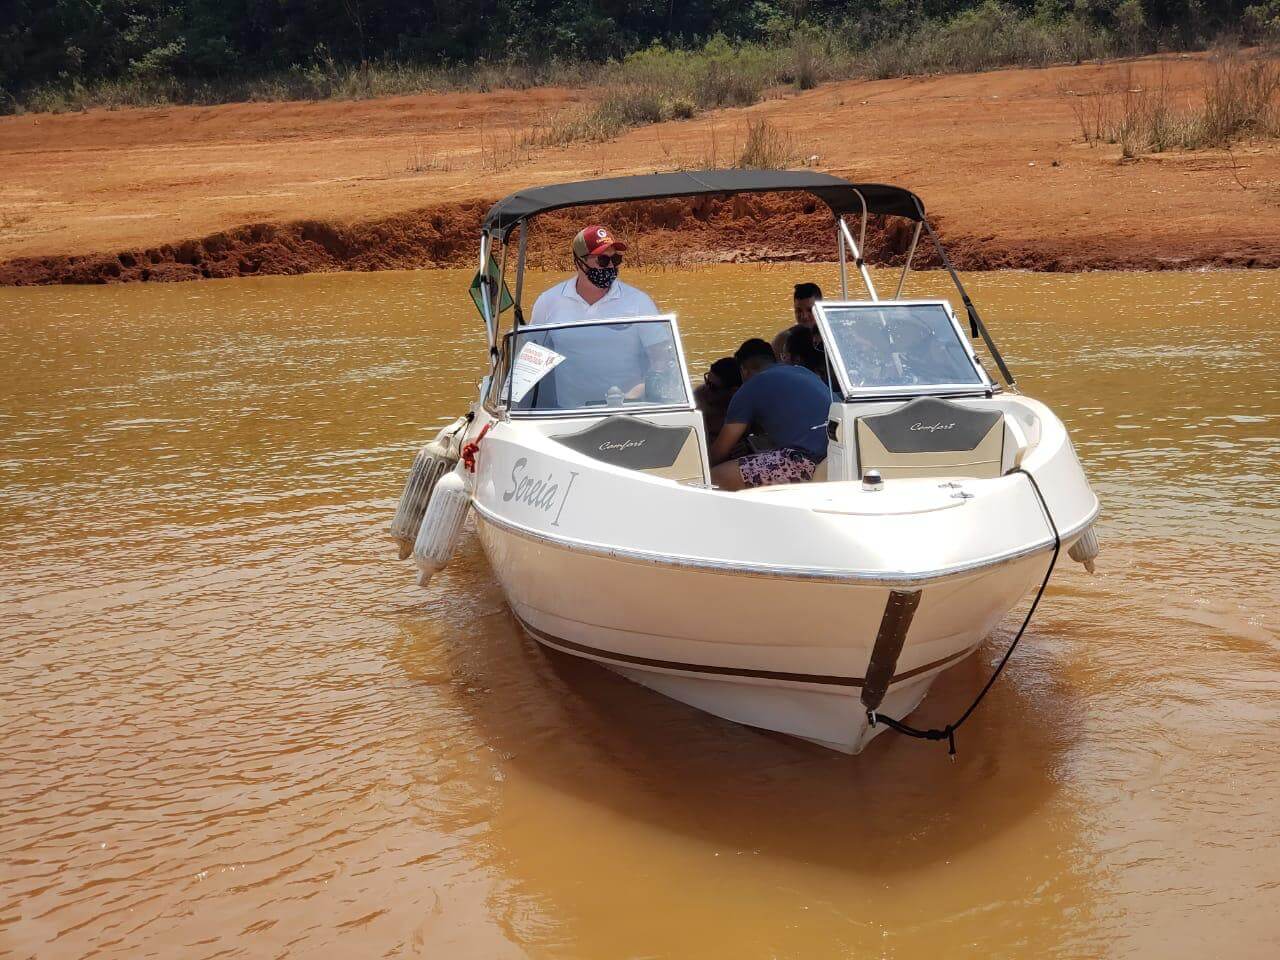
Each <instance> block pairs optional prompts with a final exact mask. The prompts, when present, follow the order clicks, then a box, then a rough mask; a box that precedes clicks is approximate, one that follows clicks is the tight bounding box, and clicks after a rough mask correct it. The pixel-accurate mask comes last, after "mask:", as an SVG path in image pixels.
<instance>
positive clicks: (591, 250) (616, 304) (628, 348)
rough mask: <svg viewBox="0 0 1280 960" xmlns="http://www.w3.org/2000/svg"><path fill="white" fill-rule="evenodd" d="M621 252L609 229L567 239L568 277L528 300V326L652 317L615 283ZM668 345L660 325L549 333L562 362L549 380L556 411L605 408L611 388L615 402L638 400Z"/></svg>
mask: <svg viewBox="0 0 1280 960" xmlns="http://www.w3.org/2000/svg"><path fill="white" fill-rule="evenodd" d="M626 249H627V245H626V244H625V243H621V242H619V241H618V240H616V239H614V236H613V234H612V233H611V232H610V231H609V228H608V227H604V226H601V225H599V224H592V225H590V226H587V227H583V228H582V229H581V230H580V231H578V235H577V236H575V237H574V238H573V263H574V266H575V267H576V268H577V269H576V271H575V272H574V275H573V276H572V277H570V278H569V279H568V280H565V281H564V282H562V283H557V284H556V285H555V286H554V287H551V288H550V289H549V290H545V291H543V293H542V294H541V295H540V296H539V297H538V299H537V300H536V301H534V304H533V312H532V313H531V314H530V317H529V326H531V327H536V326H544V325H546V324H558V323H581V322H582V321H584V320H604V319H624V318H627V317H652V316H656V315H657V314H658V308H657V306H656V305H655V304H654V302H653V300H652V299H650V297H649V295H648V294H647V293H645V292H644V291H643V290H639V289H637V288H636V287H633V286H631V285H630V284H626V283H623V282H622V281H621V280H619V279H618V268H619V267H621V266H622V254H623V252H624V251H625V250H626ZM669 345H670V337H669V335H668V333H667V328H666V327H665V326H664V325H661V324H620V325H617V326H601V327H592V328H586V329H577V330H560V331H554V330H552V331H548V332H547V339H546V342H545V346H546V347H548V348H549V349H552V350H555V351H556V352H558V353H560V354H562V355H563V356H564V357H565V360H564V362H563V364H562V365H561V367H560V368H559V369H557V370H556V375H555V391H556V401H557V406H559V407H560V408H562V409H569V408H576V407H582V406H587V405H591V404H598V403H605V402H608V401H609V397H610V393H609V392H610V391H611V390H612V389H613V388H614V387H616V388H617V392H615V393H614V394H613V397H614V398H615V399H616V398H617V394H618V392H620V393H621V399H622V400H623V401H625V400H643V399H645V375H646V373H647V372H648V371H649V370H650V369H651V368H652V366H653V365H654V364H655V363H667V362H669V358H668V356H667V354H668V353H669ZM650 399H652V398H650Z"/></svg>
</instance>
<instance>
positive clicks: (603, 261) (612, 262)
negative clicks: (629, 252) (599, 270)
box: [595, 253, 622, 267]
mask: <svg viewBox="0 0 1280 960" xmlns="http://www.w3.org/2000/svg"><path fill="white" fill-rule="evenodd" d="M595 256H596V262H597V263H598V264H600V266H602V267H620V266H622V254H620V253H615V254H613V255H612V256H610V255H609V254H607V253H597V254H596V255H595Z"/></svg>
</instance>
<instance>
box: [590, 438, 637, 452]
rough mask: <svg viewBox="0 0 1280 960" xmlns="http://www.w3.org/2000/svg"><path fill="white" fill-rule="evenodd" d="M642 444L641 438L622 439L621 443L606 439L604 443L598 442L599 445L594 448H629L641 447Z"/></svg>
mask: <svg viewBox="0 0 1280 960" xmlns="http://www.w3.org/2000/svg"><path fill="white" fill-rule="evenodd" d="M643 446H644V441H643V440H624V441H622V442H621V443H618V442H617V441H616V440H606V441H605V442H604V443H602V444H600V446H598V447H596V449H597V450H630V449H631V448H632V447H643Z"/></svg>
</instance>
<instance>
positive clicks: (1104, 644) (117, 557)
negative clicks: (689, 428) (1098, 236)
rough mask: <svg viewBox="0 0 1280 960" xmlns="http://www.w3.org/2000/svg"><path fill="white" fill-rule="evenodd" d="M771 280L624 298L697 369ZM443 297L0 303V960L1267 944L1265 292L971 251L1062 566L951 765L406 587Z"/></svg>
mask: <svg viewBox="0 0 1280 960" xmlns="http://www.w3.org/2000/svg"><path fill="white" fill-rule="evenodd" d="M797 269H798V268H797ZM797 269H793V268H782V267H768V268H765V267H723V268H709V269H704V270H698V271H694V272H689V273H674V272H673V273H658V274H652V275H649V276H644V277H641V278H639V279H640V282H641V284H642V285H643V286H645V287H647V288H648V289H649V290H650V291H651V292H652V293H653V294H654V296H655V297H656V298H657V300H658V301H659V303H662V304H665V305H667V306H670V307H672V308H674V309H676V310H678V311H679V313H680V315H681V317H682V318H683V320H684V323H685V326H686V328H687V335H686V340H687V342H688V346H689V353H690V358H691V361H692V362H694V363H695V364H697V365H698V367H697V369H698V370H699V371H700V370H701V364H703V363H705V362H706V361H707V360H709V359H711V358H713V357H715V356H717V355H718V354H719V353H721V352H723V351H725V350H727V349H728V348H729V347H731V346H732V345H733V344H734V343H736V342H737V341H738V340H739V339H741V338H742V337H744V336H745V335H747V334H761V333H772V332H773V331H775V330H776V329H777V328H778V327H779V325H780V322H781V321H782V320H783V319H784V316H785V310H786V308H787V306H788V296H789V290H790V285H791V283H793V282H794V281H795V280H797V279H807V278H808V276H809V275H810V274H814V275H816V277H817V279H819V280H821V281H823V282H824V283H830V281H831V277H830V275H829V274H830V269H829V268H803V270H802V271H801V272H804V273H805V276H799V275H798V273H797ZM815 269H816V273H815ZM465 282H466V277H465V276H464V275H463V274H461V273H458V272H448V271H436V272H430V273H422V274H416V275H415V274H394V273H392V274H381V275H376V276H367V275H336V276H323V277H320V276H317V277H304V278H294V279H261V280H235V281H216V282H209V283H204V284H199V285H181V286H134V287H121V288H112V289H95V288H72V289H66V288H53V289H25V290H4V291H0V310H2V311H3V315H4V317H5V319H4V321H3V325H2V326H0V382H3V383H4V385H5V389H4V390H3V391H2V392H0V417H3V420H2V421H0V479H2V482H0V533H2V534H3V551H2V552H0V589H2V593H0V629H2V631H3V644H2V646H0V691H2V692H3V700H2V701H0V711H2V712H3V716H2V720H3V764H2V765H0V818H2V819H0V955H4V956H13V957H39V958H79V957H87V956H95V957H130V958H133V957H145V956H155V957H183V958H202V957H210V958H211V957H380V956H423V957H451V958H452V957H478V958H489V957H519V956H529V957H592V958H611V957H619V958H621V957H732V958H754V957H760V958H765V957H910V958H914V957H920V958H927V960H934V958H938V957H947V958H953V957H1019V958H1041V957H1081V958H1092V957H1161V958H1166V957H1188V958H1193V957H1194V958H1202V957H1205V956H1231V957H1233V958H1255V957H1256V958H1270V957H1275V956H1277V955H1278V954H1280V842H1278V841H1280V820H1278V819H1277V811H1280V641H1278V638H1277V630H1278V625H1277V619H1278V617H1277V613H1278V608H1280V596H1278V594H1280V587H1278V580H1280V574H1278V570H1280V476H1278V468H1277V463H1278V462H1280V376H1277V372H1278V371H1277V367H1278V366H1280V342H1278V337H1277V332H1276V331H1277V316H1276V309H1277V308H1276V303H1277V302H1280V275H1277V274H1275V273H1262V272H1253V273H1208V274H1177V275H1175V274H1163V275H1140V274H1138V275H1117V274H1110V275H1109V274H1093V275H1086V276H1070V275H1055V276H1046V275H1027V274H1002V275H983V276H975V277H974V278H973V281H972V282H973V292H974V294H975V296H976V297H977V299H978V300H979V302H980V303H981V304H984V305H985V307H986V313H987V316H988V320H989V322H990V325H991V327H992V328H993V330H994V331H995V333H996V335H997V336H998V337H999V339H1000V340H1001V341H1002V343H1003V344H1004V345H1005V347H1006V349H1007V353H1008V355H1009V357H1010V360H1011V363H1012V364H1013V366H1014V369H1015V371H1016V372H1018V373H1019V374H1020V377H1021V384H1022V386H1023V387H1024V389H1025V390H1026V391H1027V392H1029V393H1031V394H1033V395H1035V396H1038V397H1040V398H1042V399H1044V400H1046V401H1047V402H1049V403H1050V404H1051V405H1053V406H1054V407H1055V409H1057V410H1058V412H1059V413H1060V414H1061V415H1062V416H1063V418H1064V419H1065V420H1066V421H1067V423H1068V425H1069V426H1070V428H1071V430H1072V435H1073V437H1074V439H1075V443H1076V447H1077V449H1078V450H1079V453H1080V455H1081V457H1082V458H1083V460H1084V462H1085V464H1086V466H1087V468H1088V470H1089V472H1090V475H1091V476H1092V478H1093V479H1094V482H1095V484H1096V486H1097V489H1098V492H1099V494H1100V495H1101V497H1102V500H1103V504H1104V514H1103V520H1102V522H1101V534H1102V541H1103V550H1104V552H1103V555H1102V557H1101V559H1100V565H1099V571H1098V574H1097V576H1094V577H1092V578H1091V577H1089V576H1087V575H1086V574H1084V573H1083V572H1082V571H1081V569H1080V568H1079V567H1078V566H1076V565H1075V564H1073V563H1069V562H1065V561H1064V564H1063V566H1062V569H1061V572H1060V573H1059V574H1058V575H1057V576H1056V578H1055V580H1054V582H1053V585H1052V588H1051V590H1050V591H1049V593H1048V595H1047V597H1046V599H1045V602H1044V603H1043V604H1042V607H1041V611H1042V612H1041V613H1040V615H1039V616H1038V619H1037V620H1036V621H1035V623H1034V625H1033V627H1032V629H1031V630H1030V631H1029V633H1028V636H1027V638H1026V640H1025V642H1024V645H1023V646H1022V647H1021V648H1020V649H1019V651H1018V653H1017V655H1016V656H1015V658H1014V660H1013V661H1012V663H1011V666H1010V668H1009V670H1008V672H1007V674H1006V675H1005V677H1004V678H1003V679H1002V680H1001V682H1000V683H999V684H998V685H997V686H996V688H995V689H994V691H993V692H992V694H991V696H990V697H989V698H988V700H987V701H986V702H985V703H984V704H983V706H982V708H981V709H980V711H979V712H978V713H977V714H976V715H975V717H974V719H973V720H972V722H971V723H970V724H969V725H968V726H966V727H965V729H964V730H963V732H962V734H961V736H960V745H959V746H960V753H959V757H958V758H957V759H956V760H955V761H954V762H952V761H949V760H948V759H947V757H946V752H945V749H943V748H942V747H940V746H939V745H936V744H921V743H916V742H912V741H907V740H903V739H900V738H896V737H895V736H893V735H892V734H886V735H884V736H882V737H881V738H879V739H878V740H876V741H875V742H874V743H872V744H871V746H870V747H869V748H868V749H867V750H866V752H865V753H863V754H862V755H861V756H858V757H846V756H842V755H839V754H835V753H831V752H828V751H825V750H823V749H820V748H818V747H814V746H811V745H808V744H805V743H801V742H797V741H792V740H788V739H785V738H781V737H777V736H773V735H767V734H762V733H759V732H755V731H752V730H750V729H747V728H745V727H740V726H735V725H733V724H731V723H728V722H724V721H721V720H718V719H715V718H712V717H709V716H706V715H703V714H700V713H697V712H695V711H693V710H691V709H689V708H686V707H684V706H681V705H679V704H676V703H673V702H671V701H668V700H665V699H663V698H662V697H660V696H659V695H657V694H655V693H652V692H650V691H648V690H644V689H642V688H640V687H637V686H633V685H631V684H629V683H628V682H626V681H624V680H622V679H620V678H618V677H616V676H614V675H613V674H610V673H608V672H606V671H605V670H603V669H599V668H596V667H594V666H591V665H588V664H582V663H579V662H575V661H571V660H568V659H566V658H564V657H562V656H558V655H548V654H547V653H544V652H543V651H542V650H540V649H538V648H536V647H535V646H534V645H532V644H531V643H530V642H529V641H528V640H527V639H525V638H524V637H523V636H522V635H521V634H520V632H519V630H518V629H517V628H516V626H515V625H514V623H513V622H512V620H511V618H510V616H509V615H508V613H507V611H506V609H505V607H504V605H503V601H502V596H501V594H500V592H499V590H498V588H497V587H496V585H495V584H494V582H493V579H492V577H491V574H490V572H489V570H488V568H487V566H486V563H485V560H484V557H483V555H482V554H481V552H480V551H479V549H478V547H477V545H476V542H475V540H474V538H473V537H471V536H468V538H467V539H466V540H465V541H464V544H463V546H462V547H461V548H460V551H459V554H458V556H457V558H456V560H455V561H454V563H453V565H452V566H451V567H450V568H449V569H448V570H447V571H446V572H445V573H443V574H442V575H440V576H439V577H437V578H436V579H435V580H434V581H433V582H432V584H431V587H430V589H429V590H427V591H425V592H424V591H423V590H421V589H420V588H418V587H417V586H416V585H415V584H414V578H413V575H412V572H411V570H410V569H409V567H408V565H406V564H400V563H397V562H395V560H394V559H393V558H394V550H393V548H392V547H391V546H390V545H389V544H388V543H387V542H385V540H384V539H383V538H384V531H385V528H386V525H387V522H388V520H389V519H390V515H391V511H392V509H393V506H394V502H395V498H396V497H397V496H398V494H399V488H400V485H401V482H402V479H403V476H404V472H405V470H406V468H407V466H408V463H409V460H410V458H411V456H412V451H413V448H414V446H415V444H416V443H418V442H420V441H421V440H422V439H423V438H424V437H426V436H427V435H428V434H429V432H430V431H431V430H432V428H433V427H434V425H437V424H439V423H441V422H444V421H446V420H447V419H450V418H452V417H454V416H455V415H457V414H458V413H459V412H460V411H462V410H463V409H464V404H465V402H466V400H467V399H468V397H469V396H470V395H471V392H472V385H473V383H474V382H475V380H476V379H477V377H478V376H479V374H480V369H481V368H480V364H481V361H482V357H483V349H482V346H481V342H480V338H479V334H480V327H479V325H478V322H477V319H476V317H475V315H474V313H473V312H472V309H471V307H470V305H469V303H468V301H467V300H466V299H465V292H464V286H465ZM540 282H542V281H541V280H540V279H539V280H538V281H536V282H535V284H534V286H535V287H536V286H537V285H538V283H540ZM915 289H916V291H917V292H921V293H924V292H933V291H938V292H941V291H942V290H943V287H942V278H941V277H940V276H936V275H929V276H925V277H922V278H920V279H919V280H917V282H916V287H915ZM660 599H661V598H655V602H660ZM1007 636H1008V629H1007V625H1006V629H1005V630H1003V631H1001V632H1000V634H999V635H998V636H996V637H995V638H993V640H992V642H991V643H990V644H989V645H988V646H987V647H985V648H984V650H983V651H982V652H981V653H980V654H979V655H978V656H976V657H975V658H973V659H972V660H971V661H969V662H966V663H965V664H963V665H961V666H960V667H958V668H957V669H955V670H953V671H952V672H950V673H949V674H947V675H945V676H944V677H943V678H942V679H941V680H940V681H939V682H938V683H937V685H936V686H935V688H934V691H933V693H932V694H931V695H930V697H929V699H928V700H927V701H926V703H925V705H924V707H923V708H922V709H921V710H920V711H919V712H918V713H917V714H916V717H917V719H918V720H920V721H921V722H929V723H939V722H943V721H945V720H947V719H950V718H952V717H953V716H954V715H955V714H956V713H957V712H958V710H959V709H961V708H962V707H963V705H964V704H965V703H966V702H967V700H968V698H969V697H970V696H971V695H972V693H973V691H974V690H975V689H976V687H977V686H979V685H980V683H981V682H982V680H983V678H984V676H985V674H986V672H987V670H988V669H989V667H990V664H991V663H992V661H993V660H994V658H995V657H996V656H997V655H998V653H999V651H1000V649H1001V643H1002V641H1003V640H1004V639H1005V638H1007Z"/></svg>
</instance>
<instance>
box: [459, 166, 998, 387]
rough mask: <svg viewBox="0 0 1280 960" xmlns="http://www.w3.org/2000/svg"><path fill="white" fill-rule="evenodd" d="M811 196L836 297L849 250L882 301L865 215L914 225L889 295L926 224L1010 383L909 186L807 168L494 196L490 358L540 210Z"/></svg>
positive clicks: (487, 301) (488, 291) (708, 173)
mask: <svg viewBox="0 0 1280 960" xmlns="http://www.w3.org/2000/svg"><path fill="white" fill-rule="evenodd" d="M785 192H803V193H808V194H810V195H812V196H813V197H815V198H816V199H818V200H820V201H822V202H823V203H824V204H825V205H826V206H827V207H828V209H830V211H831V214H832V216H833V217H834V219H835V224H836V229H835V233H836V245H837V248H838V252H839V262H840V287H841V290H840V292H841V297H842V298H844V299H848V297H849V281H848V270H847V265H846V256H847V255H849V254H851V255H852V257H853V262H854V265H855V266H856V267H857V268H858V271H859V273H860V274H861V277H862V282H863V283H864V284H865V285H866V288H867V293H868V294H869V295H870V297H871V299H872V300H873V301H875V300H879V299H880V297H879V294H878V293H877V291H876V288H875V284H874V283H873V282H872V279H871V274H870V272H869V271H868V270H867V266H866V261H865V259H864V258H863V251H864V250H865V249H866V236H867V218H868V216H869V215H870V214H873V213H874V214H880V215H884V216H895V217H902V218H904V219H906V220H911V221H913V222H914V223H915V225H916V226H915V231H914V233H913V234H912V237H911V247H910V250H909V251H908V253H907V258H906V262H905V263H904V264H903V267H902V276H901V277H900V278H899V279H898V285H897V290H896V291H895V293H894V297H893V298H894V299H898V298H899V297H901V296H902V288H903V284H904V282H905V281H906V277H907V271H908V270H910V268H911V261H912V259H913V257H914V256H915V251H916V243H917V241H918V240H919V239H920V232H921V230H922V229H923V230H924V231H925V232H926V233H928V235H929V238H930V240H932V241H933V244H934V247H935V248H936V249H937V251H938V256H939V258H940V259H941V261H942V265H943V267H945V268H946V270H947V272H948V273H949V274H950V275H951V279H952V281H953V282H954V283H955V285H956V289H957V290H958V291H959V292H960V298H961V300H962V301H963V302H964V306H965V311H966V313H967V314H968V317H969V327H970V331H971V333H972V335H973V336H974V337H977V336H979V335H981V337H982V339H983V340H984V341H985V342H986V344H987V348H988V349H989V350H990V351H991V355H992V358H993V359H994V360H995V362H996V365H997V366H998V367H999V368H1000V372H1001V374H1003V376H1004V379H1005V380H1006V382H1008V383H1009V385H1010V386H1013V385H1014V379H1013V374H1012V373H1010V372H1009V368H1008V366H1006V365H1005V362H1004V358H1003V357H1001V356H1000V351H999V350H998V349H997V348H996V345H995V343H994V342H993V341H992V339H991V336H990V334H989V333H988V332H987V328H986V326H985V325H984V324H983V322H982V319H981V317H979V315H978V311H977V308H976V307H974V305H973V302H972V301H971V300H970V299H969V295H968V293H966V292H965V289H964V286H963V284H961V282H960V277H959V276H958V275H957V273H956V271H955V270H954V268H952V266H951V262H950V260H949V259H948V258H947V254H946V251H945V250H943V248H942V243H941V241H939V240H938V236H937V234H936V233H934V230H933V227H932V226H930V224H929V221H928V220H927V219H926V218H925V212H924V204H923V203H921V202H920V198H919V197H917V196H916V195H915V194H914V193H912V192H911V191H910V190H904V189H903V188H902V187H894V186H889V185H887V184H882V183H850V182H849V181H848V180H844V179H841V178H840V177H835V176H832V175H831V174H828V173H818V172H816V171H804V170H699V171H692V172H683V173H654V174H646V175H641V176H634V177H609V178H606V179H602V180H581V181H577V182H574V183H561V184H552V185H549V186H544V187H532V188H530V189H528V190H521V191H518V192H516V193H513V194H511V195H510V196H508V197H505V198H503V199H502V200H499V201H498V202H497V203H495V204H494V205H493V206H492V207H490V208H489V212H488V213H487V214H486V215H485V218H484V225H483V227H482V232H481V235H480V284H481V291H482V296H481V297H480V300H481V313H483V314H484V319H485V327H486V331H487V333H488V337H489V349H490V353H491V354H492V356H493V358H494V359H495V360H496V358H497V345H498V341H499V339H500V338H499V335H498V329H497V320H498V313H499V310H498V306H499V298H500V297H501V290H502V278H503V277H504V276H505V274H506V260H507V245H508V243H509V241H510V239H511V234H512V233H513V232H514V231H515V230H516V228H517V227H519V228H520V239H519V252H518V259H517V262H516V273H515V281H516V286H515V295H514V301H515V303H514V307H515V309H514V314H515V324H516V326H519V325H520V324H522V323H523V322H524V313H523V309H522V305H521V295H522V293H523V287H524V268H525V248H526V243H527V240H528V233H529V222H530V221H531V220H532V219H533V218H534V217H536V216H537V215H538V214H541V213H548V212H550V211H552V210H563V209H566V208H569V207H583V206H592V205H595V204H600V203H621V202H627V201H636V200H659V199H666V198H673V197H696V196H708V195H719V196H729V195H733V194H738V193H785ZM850 214H857V215H858V216H859V218H860V221H861V225H860V229H859V233H858V237H857V238H855V237H854V235H853V233H852V231H851V230H850V229H849V225H848V223H846V222H845V216H846V215H850ZM495 248H500V249H501V254H500V256H499V257H498V277H497V278H496V279H495V278H494V277H492V276H491V275H490V272H489V270H488V269H487V267H488V264H489V258H490V256H491V255H492V254H493V251H494V249H495Z"/></svg>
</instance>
